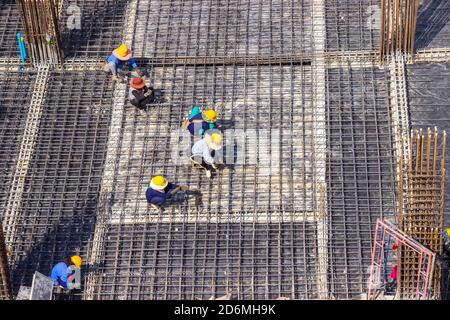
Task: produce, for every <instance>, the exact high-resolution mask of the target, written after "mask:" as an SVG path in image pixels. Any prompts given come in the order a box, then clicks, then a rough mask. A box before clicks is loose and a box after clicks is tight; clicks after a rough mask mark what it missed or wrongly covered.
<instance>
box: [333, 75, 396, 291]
mask: <svg viewBox="0 0 450 320" xmlns="http://www.w3.org/2000/svg"><path fill="white" fill-rule="evenodd" d="M326 76H327V122H328V123H327V135H328V137H327V141H328V142H327V149H328V151H329V153H328V156H327V181H328V189H327V196H328V221H329V261H328V263H329V265H330V274H329V290H330V293H331V294H332V295H334V296H335V297H336V298H353V297H356V296H358V295H360V294H361V293H363V292H365V291H366V288H367V287H366V285H367V280H368V276H369V274H368V273H367V267H368V266H369V265H370V262H371V256H370V253H371V247H372V244H373V242H372V240H373V239H372V235H373V231H374V226H375V222H376V219H377V218H378V217H382V216H384V217H386V216H391V215H392V214H393V213H394V208H395V198H394V197H395V158H394V154H393V141H392V132H391V123H390V113H389V101H388V88H387V75H386V74H385V72H384V71H382V70H378V69H370V68H366V69H362V68H361V69H351V68H339V69H328V70H327V75H326Z"/></svg>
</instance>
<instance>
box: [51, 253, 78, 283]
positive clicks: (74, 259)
mask: <svg viewBox="0 0 450 320" xmlns="http://www.w3.org/2000/svg"><path fill="white" fill-rule="evenodd" d="M82 263H83V260H82V259H81V257H80V256H71V257H70V258H69V259H67V261H66V262H60V263H58V264H56V265H55V266H54V267H53V269H52V273H51V275H50V278H52V280H53V284H54V285H55V286H60V287H62V288H64V289H68V284H69V283H71V282H72V281H73V280H74V279H73V278H74V275H73V271H72V268H69V266H75V267H77V268H78V269H81V265H82Z"/></svg>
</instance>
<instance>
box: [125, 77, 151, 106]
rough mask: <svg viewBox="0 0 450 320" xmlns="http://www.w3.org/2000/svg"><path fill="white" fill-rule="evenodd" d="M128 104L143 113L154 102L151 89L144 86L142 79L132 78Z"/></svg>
mask: <svg viewBox="0 0 450 320" xmlns="http://www.w3.org/2000/svg"><path fill="white" fill-rule="evenodd" d="M128 96H129V99H130V103H131V104H132V105H133V106H135V107H136V108H138V109H139V110H141V111H145V109H146V108H147V106H148V105H149V104H151V103H153V102H154V101H155V97H154V94H153V88H152V87H147V86H146V85H145V80H144V79H143V78H133V79H132V80H131V84H130V91H129V94H128Z"/></svg>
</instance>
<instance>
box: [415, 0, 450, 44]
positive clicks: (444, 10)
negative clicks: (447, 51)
mask: <svg viewBox="0 0 450 320" xmlns="http://www.w3.org/2000/svg"><path fill="white" fill-rule="evenodd" d="M415 47H416V49H431V48H449V47H450V1H441V0H430V1H428V0H427V1H425V0H421V1H420V6H419V15H418V17H417V31H416V38H415Z"/></svg>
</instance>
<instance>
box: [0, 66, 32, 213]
mask: <svg viewBox="0 0 450 320" xmlns="http://www.w3.org/2000/svg"><path fill="white" fill-rule="evenodd" d="M35 79H36V75H35V73H16V72H8V73H0V208H1V209H0V216H2V215H3V212H4V209H5V206H6V202H7V199H8V196H9V191H10V190H9V188H10V186H11V182H12V181H11V180H12V177H13V175H14V170H15V167H16V163H17V158H18V156H19V152H20V143H21V142H22V137H23V134H24V129H25V123H26V120H27V115H28V109H29V107H30V101H31V96H32V93H33V90H32V88H33V85H34V82H35Z"/></svg>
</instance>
